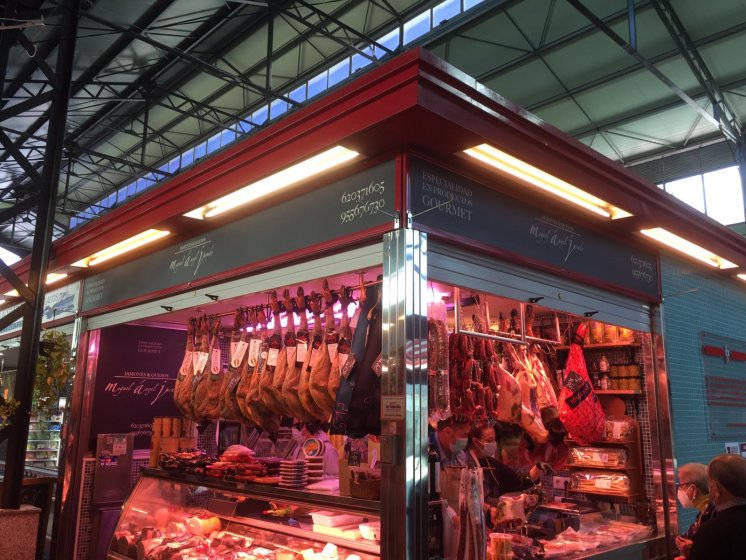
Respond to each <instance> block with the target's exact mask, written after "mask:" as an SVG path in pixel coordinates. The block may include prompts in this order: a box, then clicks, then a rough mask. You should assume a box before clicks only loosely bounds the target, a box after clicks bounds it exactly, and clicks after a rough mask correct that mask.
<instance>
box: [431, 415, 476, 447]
mask: <svg viewBox="0 0 746 560" xmlns="http://www.w3.org/2000/svg"><path fill="white" fill-rule="evenodd" d="M469 428H470V426H469V423H468V422H465V421H463V420H460V419H458V418H454V417H450V418H447V419H446V420H441V421H440V422H438V428H437V430H436V431H435V437H437V438H438V441H439V442H440V446H441V447H442V448H443V449H445V450H446V451H448V452H449V453H459V452H460V451H463V450H464V448H465V447H466V443H467V435H468V434H469Z"/></svg>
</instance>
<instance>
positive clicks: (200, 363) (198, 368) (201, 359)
mask: <svg viewBox="0 0 746 560" xmlns="http://www.w3.org/2000/svg"><path fill="white" fill-rule="evenodd" d="M209 357H210V355H209V354H208V353H207V352H197V363H196V365H195V368H194V373H196V374H197V375H202V372H203V371H205V366H206V365H207V360H208V359H209Z"/></svg>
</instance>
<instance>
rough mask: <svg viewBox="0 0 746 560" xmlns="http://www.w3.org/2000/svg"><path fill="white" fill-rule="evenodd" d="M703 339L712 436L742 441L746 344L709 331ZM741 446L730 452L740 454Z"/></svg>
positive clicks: (745, 408) (745, 414)
mask: <svg viewBox="0 0 746 560" xmlns="http://www.w3.org/2000/svg"><path fill="white" fill-rule="evenodd" d="M700 339H701V342H702V347H701V349H702V362H703V366H704V374H705V375H704V380H705V398H706V401H705V404H706V406H705V410H706V411H707V420H708V427H709V436H710V438H713V439H718V438H727V439H729V440H730V439H734V440H738V439H739V438H742V437H743V434H744V433H746V341H744V340H738V339H734V338H727V337H724V336H720V335H717V334H712V333H707V332H703V333H701V334H700ZM739 443H740V442H739V441H735V442H733V443H732V444H731V447H732V451H728V452H732V453H740V452H741V449H740V446H739ZM727 445H728V444H726V446H727Z"/></svg>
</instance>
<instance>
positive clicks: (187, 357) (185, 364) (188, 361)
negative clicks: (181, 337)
mask: <svg viewBox="0 0 746 560" xmlns="http://www.w3.org/2000/svg"><path fill="white" fill-rule="evenodd" d="M193 356H194V352H192V351H188V352H186V353H185V354H184V360H183V361H182V362H181V367H180V368H179V375H181V376H182V378H183V377H184V376H185V375H186V374H187V371H188V369H189V368H190V367H191V366H192V365H193V362H192V360H193V359H194V358H193Z"/></svg>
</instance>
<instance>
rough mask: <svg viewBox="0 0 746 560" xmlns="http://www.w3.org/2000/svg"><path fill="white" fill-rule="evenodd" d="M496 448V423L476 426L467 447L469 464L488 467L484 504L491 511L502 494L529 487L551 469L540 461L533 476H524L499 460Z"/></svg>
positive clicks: (486, 468) (470, 434)
mask: <svg viewBox="0 0 746 560" xmlns="http://www.w3.org/2000/svg"><path fill="white" fill-rule="evenodd" d="M496 451H497V439H496V438H495V430H494V428H493V427H492V426H490V425H489V424H488V423H486V422H485V423H481V424H478V425H477V426H475V427H474V428H472V430H471V432H470V433H469V443H468V444H467V446H466V464H467V467H469V468H476V467H477V466H479V467H482V469H484V475H483V480H484V482H483V484H484V505H485V511H486V512H488V513H489V511H490V508H492V507H494V506H495V505H497V503H498V501H499V499H500V496H502V495H503V494H505V493H507V492H519V491H521V490H527V489H528V488H531V487H532V486H533V485H534V484H535V483H536V481H538V480H539V479H541V477H542V475H544V473H549V472H550V471H551V467H549V465H546V464H545V463H537V464H536V465H534V466H533V467H531V470H530V471H529V476H527V477H526V476H521V475H519V474H518V473H517V472H515V471H514V470H513V469H511V468H510V467H508V466H507V465H504V464H503V463H501V462H500V461H498V460H497V459H496V458H495V453H496Z"/></svg>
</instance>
